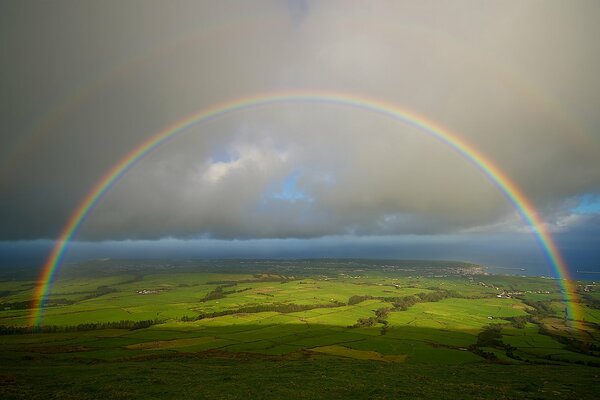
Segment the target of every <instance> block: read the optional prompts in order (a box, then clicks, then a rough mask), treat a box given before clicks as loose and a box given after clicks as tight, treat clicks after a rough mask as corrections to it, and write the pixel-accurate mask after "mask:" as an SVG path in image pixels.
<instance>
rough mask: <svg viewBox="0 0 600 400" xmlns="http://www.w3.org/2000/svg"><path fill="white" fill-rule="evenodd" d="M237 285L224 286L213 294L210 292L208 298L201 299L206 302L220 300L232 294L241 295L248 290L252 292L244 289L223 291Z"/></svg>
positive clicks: (216, 289) (227, 284) (228, 284)
mask: <svg viewBox="0 0 600 400" xmlns="http://www.w3.org/2000/svg"><path fill="white" fill-rule="evenodd" d="M235 285H236V284H235V283H226V284H224V285H220V286H217V287H216V288H214V289H213V290H212V291H211V292H209V293H208V294H207V295H206V296H204V297H203V298H201V299H200V301H201V302H206V301H210V300H218V299H222V298H223V297H225V296H227V295H228V294H232V293H240V292H245V291H246V290H250V289H251V288H244V289H240V290H223V289H225V288H228V287H232V286H235Z"/></svg>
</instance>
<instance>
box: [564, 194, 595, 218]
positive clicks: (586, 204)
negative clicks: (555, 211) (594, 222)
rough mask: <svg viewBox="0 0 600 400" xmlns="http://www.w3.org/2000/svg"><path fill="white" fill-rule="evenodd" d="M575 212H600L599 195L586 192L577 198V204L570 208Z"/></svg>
mask: <svg viewBox="0 0 600 400" xmlns="http://www.w3.org/2000/svg"><path fill="white" fill-rule="evenodd" d="M571 211H572V212H574V213H577V214H596V213H600V195H598V194H586V195H583V196H581V197H580V198H579V205H577V206H576V207H574V208H572V209H571Z"/></svg>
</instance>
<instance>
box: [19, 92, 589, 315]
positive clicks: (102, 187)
mask: <svg viewBox="0 0 600 400" xmlns="http://www.w3.org/2000/svg"><path fill="white" fill-rule="evenodd" d="M294 102H296V103H320V104H336V105H342V106H347V107H352V108H357V109H361V110H364V111H369V112H372V113H376V114H379V115H382V116H385V117H388V118H392V119H394V120H396V121H398V122H401V123H404V124H407V125H409V126H413V127H415V128H417V129H418V130H419V131H421V132H423V133H426V134H428V135H430V136H432V137H434V138H435V139H437V140H439V141H441V142H442V143H444V144H446V145H447V146H449V147H450V148H452V149H453V150H454V151H455V152H457V153H458V154H460V155H461V156H463V157H464V158H465V159H467V160H468V161H469V162H471V163H472V164H473V165H474V166H476V167H477V168H478V169H479V170H480V171H481V172H482V173H483V174H484V175H485V176H486V177H487V178H488V179H489V180H490V181H491V182H492V183H494V184H495V186H496V187H497V188H498V189H499V190H500V191H501V192H502V194H503V195H504V196H505V197H506V199H507V200H508V201H509V202H510V203H511V204H512V205H513V206H514V208H515V209H516V210H517V212H518V213H519V215H520V216H521V218H522V219H523V221H524V222H525V223H526V224H528V225H529V226H530V227H531V230H532V233H533V235H534V236H535V238H536V239H537V241H538V243H539V245H540V247H541V249H542V250H543V252H544V254H545V256H546V258H547V260H548V263H549V264H550V265H551V267H552V269H553V270H554V272H555V274H556V276H557V277H558V278H559V279H560V284H561V288H562V291H563V297H564V301H565V303H566V306H567V310H568V315H569V318H570V319H571V320H574V321H576V323H577V321H580V320H581V318H580V314H579V309H578V307H577V302H576V292H575V287H574V284H573V281H572V280H571V279H570V277H569V272H568V269H567V265H566V263H565V261H564V259H563V258H562V256H561V254H560V252H559V251H558V249H557V247H556V244H555V243H554V241H553V239H552V236H551V234H550V232H549V231H548V230H547V228H546V226H545V224H544V221H543V220H542V218H541V217H540V216H539V214H538V212H537V211H536V209H535V207H534V206H533V204H532V202H531V201H530V200H529V199H528V198H527V196H526V195H525V193H524V192H523V191H522V190H521V189H520V188H519V187H518V185H517V184H516V183H514V182H513V181H512V180H511V179H509V177H508V176H507V175H506V174H505V173H504V172H503V171H502V170H501V169H500V168H499V167H498V166H496V165H495V164H494V163H493V162H492V161H491V160H490V159H489V158H488V157H486V156H485V155H484V154H482V153H481V152H480V151H478V150H477V149H476V148H475V147H473V146H472V145H471V144H469V143H468V142H467V141H465V140H464V139H461V138H460V137H459V136H458V135H456V134H455V133H453V132H451V131H450V130H448V129H446V128H444V127H442V126H440V125H438V124H436V123H435V122H433V121H431V120H428V119H426V118H425V117H423V116H420V115H418V114H416V113H414V112H412V111H409V110H407V109H404V108H402V107H400V106H398V105H395V104H392V103H389V102H385V101H381V100H377V99H373V98H369V97H365V96H357V95H353V94H347V93H336V92H323V91H286V92H277V93H265V94H259V95H255V96H250V97H242V98H237V99H234V100H231V101H227V102H224V103H219V104H216V105H213V106H211V107H208V108H205V109H202V110H200V111H198V112H196V113H193V114H191V115H188V116H187V117H185V118H183V119H181V120H179V121H177V122H175V123H174V124H172V125H169V126H167V127H166V128H164V129H163V130H161V131H160V132H158V133H156V134H154V135H152V136H150V137H149V138H148V139H146V140H145V141H144V142H142V143H141V144H139V145H138V146H137V147H135V148H134V149H132V150H131V151H130V152H129V153H128V154H127V155H125V156H124V157H123V158H122V159H121V160H120V161H118V162H117V163H116V164H114V165H113V166H112V167H111V168H110V169H109V170H108V171H107V172H106V173H105V175H104V176H103V177H102V178H101V179H100V180H99V181H98V182H97V183H96V184H95V185H94V186H93V188H92V190H90V191H89V192H88V194H87V195H86V196H85V198H84V199H83V200H82V201H81V203H80V204H79V206H78V207H77V208H76V209H75V211H74V212H73V213H72V214H71V216H70V217H69V219H68V221H67V223H66V225H65V226H64V228H63V229H62V231H61V234H60V236H59V238H58V239H57V241H56V243H55V246H54V248H53V249H52V252H51V253H50V256H49V257H48V259H47V261H46V263H45V264H44V267H43V269H42V273H41V276H40V279H39V282H38V285H37V287H36V290H35V294H34V307H33V309H32V312H31V315H30V323H31V324H32V325H33V326H39V325H41V324H42V318H43V303H44V301H45V299H46V298H47V296H48V293H49V290H50V287H51V285H52V281H53V278H54V275H55V274H56V271H57V270H58V269H59V267H60V265H61V262H62V260H63V258H64V256H65V253H66V251H67V249H68V245H69V243H70V241H71V240H72V239H73V238H74V236H75V235H76V234H77V231H78V229H79V228H80V226H81V225H82V223H83V222H84V221H85V219H86V217H87V216H88V215H89V214H90V213H91V212H92V210H93V209H94V207H95V206H96V204H98V202H99V201H100V199H101V198H102V196H103V195H104V194H106V193H107V192H108V191H109V190H110V188H111V187H112V186H113V185H115V184H116V183H117V182H118V181H119V179H120V178H121V177H122V176H123V175H124V174H126V173H127V171H128V170H129V169H130V168H132V167H133V166H134V165H135V164H136V163H137V162H139V161H140V160H141V159H143V158H144V156H146V155H147V154H149V153H150V152H152V151H154V150H156V149H157V148H158V147H160V146H161V145H162V144H163V143H165V142H166V141H168V140H169V139H171V138H173V137H174V136H176V135H177V134H179V133H181V132H183V131H185V130H187V129H188V128H190V127H192V126H194V125H196V124H200V123H202V122H205V121H207V120H209V119H213V118H217V117H220V116H223V115H226V114H230V113H234V112H236V111H240V110H244V109H252V108H258V107H263V106H268V105H272V104H279V103H294Z"/></svg>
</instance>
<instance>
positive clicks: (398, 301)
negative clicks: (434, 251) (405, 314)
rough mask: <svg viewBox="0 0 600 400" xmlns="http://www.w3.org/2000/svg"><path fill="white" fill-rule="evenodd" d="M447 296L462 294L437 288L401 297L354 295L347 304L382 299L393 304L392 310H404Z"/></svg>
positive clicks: (447, 297) (455, 296)
mask: <svg viewBox="0 0 600 400" xmlns="http://www.w3.org/2000/svg"><path fill="white" fill-rule="evenodd" d="M449 298H464V296H462V295H461V294H459V293H458V292H455V291H453V290H438V291H435V292H428V293H417V294H415V295H412V296H403V297H381V296H369V295H354V296H352V297H350V299H348V305H350V306H351V305H355V304H358V303H362V302H363V301H366V300H382V301H387V302H389V303H392V304H393V305H394V308H393V311H406V310H407V309H408V308H409V307H412V306H414V305H415V304H417V303H432V302H436V301H440V300H444V299H449Z"/></svg>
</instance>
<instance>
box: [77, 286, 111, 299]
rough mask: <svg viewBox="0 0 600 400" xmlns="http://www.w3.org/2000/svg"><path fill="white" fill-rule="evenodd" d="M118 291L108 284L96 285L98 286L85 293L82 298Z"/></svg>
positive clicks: (91, 297)
mask: <svg viewBox="0 0 600 400" xmlns="http://www.w3.org/2000/svg"><path fill="white" fill-rule="evenodd" d="M118 291H119V290H118V289H115V288H111V287H109V286H98V288H97V289H96V290H95V291H93V292H90V293H88V294H86V295H85V296H84V297H83V298H82V300H88V299H93V298H95V297H100V296H104V295H105V294H109V293H115V292H118Z"/></svg>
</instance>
